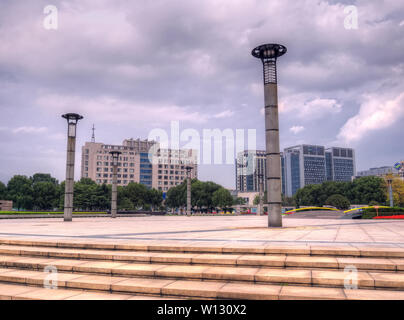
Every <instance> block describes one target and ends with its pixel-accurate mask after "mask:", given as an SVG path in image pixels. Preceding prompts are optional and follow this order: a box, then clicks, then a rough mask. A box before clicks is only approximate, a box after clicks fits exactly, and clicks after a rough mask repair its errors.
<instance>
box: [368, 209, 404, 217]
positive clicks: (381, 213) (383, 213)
mask: <svg viewBox="0 0 404 320" xmlns="http://www.w3.org/2000/svg"><path fill="white" fill-rule="evenodd" d="M377 211H378V215H379V216H392V215H404V208H400V207H393V208H380V209H377ZM376 216H377V212H376V209H375V208H366V209H363V213H362V219H373V217H376Z"/></svg>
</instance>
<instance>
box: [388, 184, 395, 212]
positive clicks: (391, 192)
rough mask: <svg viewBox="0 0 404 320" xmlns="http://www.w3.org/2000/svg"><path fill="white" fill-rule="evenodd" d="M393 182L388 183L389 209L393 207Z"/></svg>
mask: <svg viewBox="0 0 404 320" xmlns="http://www.w3.org/2000/svg"><path fill="white" fill-rule="evenodd" d="M392 184H393V182H392V181H389V200H390V207H394V199H393V186H392Z"/></svg>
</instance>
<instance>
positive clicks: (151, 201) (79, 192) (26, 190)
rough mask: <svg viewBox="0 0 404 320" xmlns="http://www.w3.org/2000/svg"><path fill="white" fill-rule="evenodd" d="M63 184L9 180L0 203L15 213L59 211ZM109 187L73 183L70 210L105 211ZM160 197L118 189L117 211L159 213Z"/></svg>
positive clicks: (138, 188)
mask: <svg viewBox="0 0 404 320" xmlns="http://www.w3.org/2000/svg"><path fill="white" fill-rule="evenodd" d="M64 190H65V183H64V182H62V183H59V182H58V181H57V180H56V179H55V178H53V177H52V176H51V175H50V174H44V173H36V174H34V175H33V176H32V177H27V176H23V175H15V176H13V177H12V178H11V179H10V180H9V181H8V183H7V185H5V184H4V183H2V182H0V199H2V200H12V201H13V206H14V208H16V209H17V210H46V211H52V210H61V209H63V205H64ZM110 199H111V185H106V184H102V185H98V184H96V183H95V182H94V181H93V180H91V179H89V178H82V179H80V180H79V181H77V182H75V183H74V200H73V205H74V210H78V211H83V210H89V211H94V210H103V211H105V210H109V209H110V206H111V200H110ZM162 202H163V194H162V192H161V191H158V190H155V189H148V188H147V187H146V186H144V185H142V184H139V183H130V184H128V185H127V186H124V187H121V186H119V187H118V209H120V210H150V209H159V208H160V207H161V205H162Z"/></svg>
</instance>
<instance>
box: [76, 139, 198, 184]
mask: <svg viewBox="0 0 404 320" xmlns="http://www.w3.org/2000/svg"><path fill="white" fill-rule="evenodd" d="M112 150H118V151H120V152H122V153H121V155H120V157H119V162H118V173H117V175H118V179H117V180H118V185H121V186H124V185H127V184H129V183H131V182H137V183H141V184H143V185H145V186H147V187H148V188H155V189H158V190H161V191H163V192H166V191H168V189H169V188H171V187H173V186H176V185H178V184H180V183H182V182H183V180H184V179H185V178H186V169H185V167H186V166H190V167H191V177H195V178H196V177H197V163H196V159H197V156H196V151H195V150H171V149H168V150H163V149H161V150H160V148H159V144H158V143H157V142H155V141H148V140H140V139H136V140H134V139H126V140H124V141H123V143H122V145H108V144H103V143H99V142H86V143H85V145H84V146H83V147H82V159H81V177H85V178H90V179H92V180H94V181H95V182H96V183H98V184H102V183H106V184H111V183H112V172H113V167H112V158H111V155H110V154H109V152H110V151H112Z"/></svg>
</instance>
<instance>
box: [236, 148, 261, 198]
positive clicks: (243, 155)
mask: <svg viewBox="0 0 404 320" xmlns="http://www.w3.org/2000/svg"><path fill="white" fill-rule="evenodd" d="M265 159H266V153H265V151H263V150H245V151H242V152H239V153H238V154H237V159H236V163H235V166H236V189H237V190H238V191H244V192H259V183H260V179H259V176H260V175H261V174H263V179H264V181H263V187H264V191H265V190H266V183H265V177H266V166H265V164H266V160H265Z"/></svg>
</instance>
